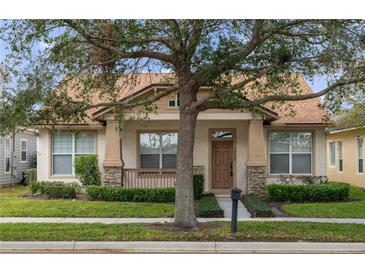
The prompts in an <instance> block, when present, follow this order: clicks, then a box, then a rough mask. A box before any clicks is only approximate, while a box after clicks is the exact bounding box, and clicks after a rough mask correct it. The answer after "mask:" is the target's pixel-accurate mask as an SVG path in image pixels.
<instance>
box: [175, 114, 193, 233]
mask: <svg viewBox="0 0 365 274" xmlns="http://www.w3.org/2000/svg"><path fill="white" fill-rule="evenodd" d="M197 116H198V115H197V113H194V112H193V113H192V112H190V111H189V110H186V109H181V110H180V122H179V132H178V147H177V170H176V198H175V218H174V225H175V226H178V227H184V228H191V229H194V228H196V226H197V220H196V216H195V207H194V192H193V151H194V135H195V124H196V118H197Z"/></svg>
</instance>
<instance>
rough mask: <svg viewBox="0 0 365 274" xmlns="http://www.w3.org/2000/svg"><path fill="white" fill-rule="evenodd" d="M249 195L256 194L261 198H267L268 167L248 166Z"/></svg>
mask: <svg viewBox="0 0 365 274" xmlns="http://www.w3.org/2000/svg"><path fill="white" fill-rule="evenodd" d="M246 179H247V181H246V182H247V193H254V194H256V196H258V197H260V198H265V197H266V190H265V186H266V182H265V181H266V166H247V167H246Z"/></svg>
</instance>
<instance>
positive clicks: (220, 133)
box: [212, 130, 233, 139]
mask: <svg viewBox="0 0 365 274" xmlns="http://www.w3.org/2000/svg"><path fill="white" fill-rule="evenodd" d="M212 138H214V139H232V138H233V133H232V131H230V130H214V131H212Z"/></svg>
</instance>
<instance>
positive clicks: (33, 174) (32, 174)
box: [27, 168, 37, 184]
mask: <svg viewBox="0 0 365 274" xmlns="http://www.w3.org/2000/svg"><path fill="white" fill-rule="evenodd" d="M27 180H28V184H30V183H32V182H36V181H37V169H36V168H30V169H28V170H27Z"/></svg>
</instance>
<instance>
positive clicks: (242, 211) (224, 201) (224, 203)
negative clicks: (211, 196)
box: [217, 197, 251, 219]
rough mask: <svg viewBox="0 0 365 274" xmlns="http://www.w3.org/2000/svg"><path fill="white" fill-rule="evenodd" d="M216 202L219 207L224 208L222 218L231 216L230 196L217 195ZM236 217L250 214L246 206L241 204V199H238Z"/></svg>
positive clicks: (248, 216) (240, 217)
mask: <svg viewBox="0 0 365 274" xmlns="http://www.w3.org/2000/svg"><path fill="white" fill-rule="evenodd" d="M217 201H218V204H219V206H220V207H221V209H223V210H224V218H231V216H232V200H231V199H230V198H224V197H218V198H217ZM237 217H238V219H243V218H250V217H251V214H250V212H248V210H247V208H246V207H245V206H244V205H243V204H242V202H241V201H238V211H237Z"/></svg>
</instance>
